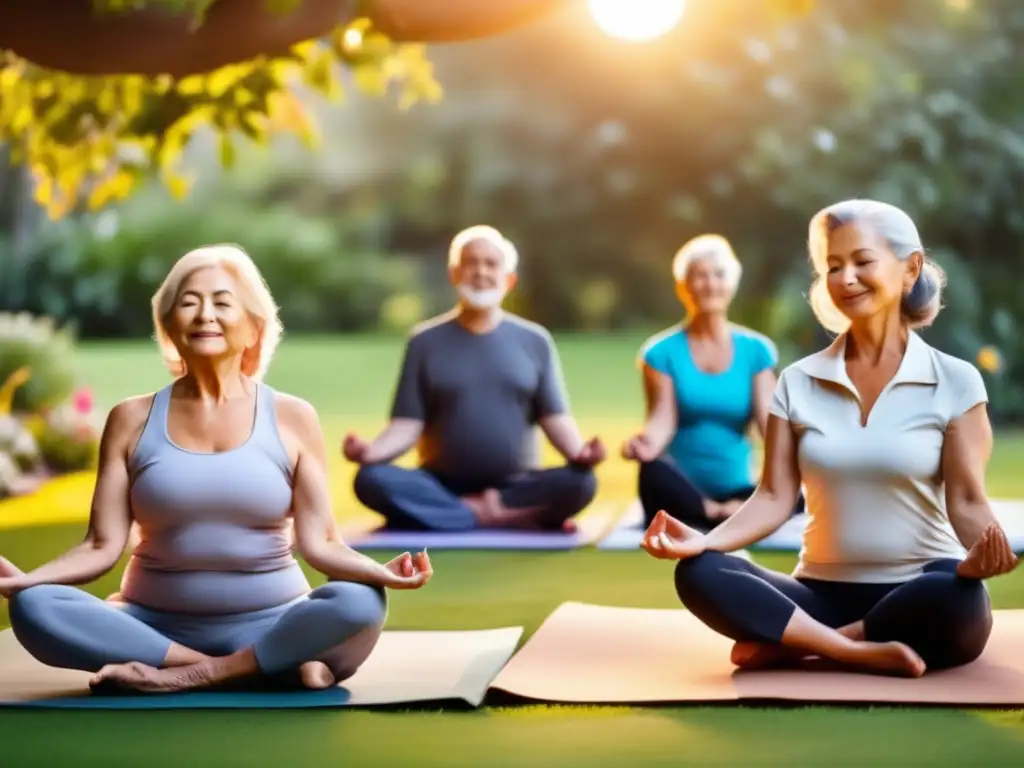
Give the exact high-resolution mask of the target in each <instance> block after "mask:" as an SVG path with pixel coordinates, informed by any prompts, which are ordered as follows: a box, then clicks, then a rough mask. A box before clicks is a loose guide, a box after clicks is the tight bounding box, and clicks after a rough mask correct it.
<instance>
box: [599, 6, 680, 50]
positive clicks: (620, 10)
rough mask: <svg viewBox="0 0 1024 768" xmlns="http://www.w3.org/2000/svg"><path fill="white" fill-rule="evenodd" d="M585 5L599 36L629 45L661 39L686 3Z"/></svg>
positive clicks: (677, 18) (673, 24)
mask: <svg viewBox="0 0 1024 768" xmlns="http://www.w3.org/2000/svg"><path fill="white" fill-rule="evenodd" d="M588 4H589V6H590V15H591V16H593V18H594V23H595V24H597V26H598V27H599V28H600V29H601V31H602V32H604V33H605V34H606V35H608V36H609V37H617V38H619V39H620V40H629V41H631V42H642V41H646V40H653V39H654V38H656V37H661V36H662V35H664V34H666V33H667V32H669V31H671V30H672V28H673V27H674V26H676V24H678V23H679V21H680V20H681V19H682V18H683V12H684V11H685V10H686V0H588Z"/></svg>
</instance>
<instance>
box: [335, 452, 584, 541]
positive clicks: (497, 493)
mask: <svg viewBox="0 0 1024 768" xmlns="http://www.w3.org/2000/svg"><path fill="white" fill-rule="evenodd" d="M354 486H355V494H356V498H358V499H359V501H360V502H361V503H362V504H363V505H364V506H365V507H367V508H369V509H372V510H373V511H374V512H377V513H378V514H381V515H383V516H384V517H385V518H386V519H387V527H388V528H392V529H398V530H428V531H468V530H472V529H474V528H485V527H486V528H534V529H541V530H555V531H557V530H559V529H560V528H562V527H563V526H564V524H565V523H566V521H568V520H570V519H571V518H573V517H574V516H576V515H577V514H579V512H581V511H582V510H583V509H584V508H585V507H586V506H587V505H588V504H589V503H590V502H591V501H592V500H593V498H594V494H595V493H596V490H597V482H596V480H595V478H594V473H593V472H592V471H591V470H589V469H584V468H579V467H574V466H565V467H558V468H555V469H542V470H536V471H533V472H527V473H524V474H523V475H522V476H521V477H517V478H513V479H511V480H510V481H509V482H507V483H506V484H504V485H503V486H502V487H500V488H492V489H488V490H485V491H483V492H481V493H472V494H470V493H463V494H460V493H459V492H458V490H457V489H453V488H451V487H449V486H448V485H446V484H445V483H444V482H443V481H442V480H441V479H439V478H438V477H436V476H435V475H433V474H431V473H430V472H427V471H426V470H423V469H406V468H403V467H398V466H395V465H393V464H374V465H367V466H364V467H362V468H361V469H360V470H359V471H358V472H357V473H356V477H355V482H354Z"/></svg>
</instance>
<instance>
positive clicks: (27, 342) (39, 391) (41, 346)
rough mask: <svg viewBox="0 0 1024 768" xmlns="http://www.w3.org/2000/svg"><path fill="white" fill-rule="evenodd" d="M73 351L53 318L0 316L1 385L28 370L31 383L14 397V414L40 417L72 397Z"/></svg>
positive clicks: (68, 340)
mask: <svg viewBox="0 0 1024 768" xmlns="http://www.w3.org/2000/svg"><path fill="white" fill-rule="evenodd" d="M73 348H74V342H73V338H72V336H71V334H70V333H69V332H68V331H67V330H66V329H62V328H57V327H56V326H55V324H54V322H53V321H52V320H51V319H50V318H47V317H33V316H32V315H30V314H28V313H25V312H21V313H18V314H10V313H0V383H3V382H6V381H7V380H8V379H9V378H10V376H11V375H12V374H13V373H14V372H15V371H18V370H20V369H22V368H27V369H28V380H27V381H26V382H25V383H24V384H23V385H22V386H21V387H19V388H18V390H17V391H16V393H15V395H14V402H13V412H14V413H33V414H34V413H40V412H42V411H44V410H46V409H48V408H53V407H56V406H57V405H58V404H60V403H61V402H63V401H64V400H66V399H67V398H68V397H69V396H70V395H71V393H72V391H73V389H74V384H75V372H74V364H73V354H72V353H73Z"/></svg>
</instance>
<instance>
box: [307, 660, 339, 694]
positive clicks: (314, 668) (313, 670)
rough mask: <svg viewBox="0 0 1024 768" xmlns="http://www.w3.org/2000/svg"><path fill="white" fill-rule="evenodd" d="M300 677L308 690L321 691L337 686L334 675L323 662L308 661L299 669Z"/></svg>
mask: <svg viewBox="0 0 1024 768" xmlns="http://www.w3.org/2000/svg"><path fill="white" fill-rule="evenodd" d="M299 677H300V678H301V679H302V684H303V685H304V686H305V687H306V688H311V689H312V690H314V691H320V690H323V689H325V688H330V687H331V686H332V685H334V684H335V682H336V680H335V679H334V673H333V672H331V669H330V667H328V666H327V665H326V664H324V663H323V662H322V661H307V662H306V663H305V664H303V665H302V666H301V667H299Z"/></svg>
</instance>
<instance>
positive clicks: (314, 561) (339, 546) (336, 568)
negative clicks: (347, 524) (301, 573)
mask: <svg viewBox="0 0 1024 768" xmlns="http://www.w3.org/2000/svg"><path fill="white" fill-rule="evenodd" d="M302 555H303V558H304V559H305V560H306V562H307V563H309V565H310V566H311V567H312V568H313V569H314V570H316V571H317V572H319V573H322V574H323V575H324V576H326V577H327V578H328V579H330V580H332V581H353V582H356V583H358V584H368V585H370V586H374V587H384V586H387V584H388V579H389V577H390V575H391V574H390V572H389V571H388V570H387V568H385V567H384V566H383V565H382V564H381V563H378V562H377V561H376V560H374V559H373V558H370V557H367V556H366V555H364V554H362V553H361V552H356V551H355V550H354V549H352V548H351V547H350V546H348V545H347V544H344V543H342V542H336V541H332V542H325V543H324V544H322V545H320V546H318V547H316V548H315V549H312V550H311V551H307V552H303V553H302Z"/></svg>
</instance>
